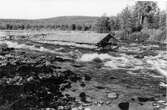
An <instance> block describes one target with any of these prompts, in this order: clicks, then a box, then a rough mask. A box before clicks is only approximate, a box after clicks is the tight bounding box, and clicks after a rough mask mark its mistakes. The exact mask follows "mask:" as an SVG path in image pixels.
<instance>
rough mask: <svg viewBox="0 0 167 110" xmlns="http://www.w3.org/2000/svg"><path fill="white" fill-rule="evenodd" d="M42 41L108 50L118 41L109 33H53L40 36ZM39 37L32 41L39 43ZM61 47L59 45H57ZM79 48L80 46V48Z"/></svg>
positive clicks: (116, 44)
mask: <svg viewBox="0 0 167 110" xmlns="http://www.w3.org/2000/svg"><path fill="white" fill-rule="evenodd" d="M41 38H42V39H43V41H48V42H50V43H53V42H62V44H64V42H65V43H66V44H67V43H68V45H69V43H71V44H75V45H76V44H80V45H84V44H86V45H91V46H94V47H96V48H102V49H104V48H106V47H107V48H109V47H111V49H112V46H118V43H119V40H117V39H116V38H114V34H111V33H109V34H108V33H107V34H106V33H103V34H99V33H93V32H55V33H50V34H47V35H46V36H45V38H43V36H41ZM41 38H40V37H38V38H37V37H34V39H33V40H36V41H39V39H41ZM59 44H60V45H61V43H59ZM80 47H81V46H80Z"/></svg>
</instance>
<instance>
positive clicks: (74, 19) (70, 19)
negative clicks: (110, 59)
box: [0, 16, 98, 25]
mask: <svg viewBox="0 0 167 110" xmlns="http://www.w3.org/2000/svg"><path fill="white" fill-rule="evenodd" d="M97 18H98V17H91V16H60V17H53V18H44V19H33V20H29V19H0V25H1V24H7V23H9V24H34V25H35V24H39V25H50V24H52V25H55V24H61V25H63V24H81V25H82V24H93V23H95V21H96V19H97Z"/></svg>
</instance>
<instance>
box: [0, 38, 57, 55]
mask: <svg viewBox="0 0 167 110" xmlns="http://www.w3.org/2000/svg"><path fill="white" fill-rule="evenodd" d="M2 43H5V44H7V46H8V47H9V48H20V49H29V50H35V51H41V52H50V53H55V51H53V50H49V49H46V48H44V47H39V48H37V47H35V46H34V45H32V46H30V45H26V44H19V43H17V42H11V41H0V44H2Z"/></svg>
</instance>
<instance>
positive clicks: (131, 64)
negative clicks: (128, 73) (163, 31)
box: [79, 52, 167, 77]
mask: <svg viewBox="0 0 167 110" xmlns="http://www.w3.org/2000/svg"><path fill="white" fill-rule="evenodd" d="M96 58H98V59H100V60H102V61H103V62H104V67H108V68H111V69H127V70H139V69H140V70H144V69H149V70H156V71H157V72H158V73H159V74H160V75H162V76H166V77H167V52H166V53H164V52H160V53H159V55H157V56H147V57H145V58H144V59H137V58H134V56H132V55H126V54H120V56H118V57H115V56H112V55H110V54H98V53H88V54H83V55H82V56H81V57H80V58H79V61H81V62H91V61H93V60H94V59H96Z"/></svg>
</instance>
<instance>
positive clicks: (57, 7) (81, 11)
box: [0, 0, 167, 19]
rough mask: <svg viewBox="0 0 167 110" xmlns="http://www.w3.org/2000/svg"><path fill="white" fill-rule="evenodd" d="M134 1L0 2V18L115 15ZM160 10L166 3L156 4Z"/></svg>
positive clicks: (47, 0)
mask: <svg viewBox="0 0 167 110" xmlns="http://www.w3.org/2000/svg"><path fill="white" fill-rule="evenodd" d="M134 3H135V1H134V0H0V18H19V19H37V18H49V17H56V16H73V15H75V16H79V15H82V16H101V15H102V14H104V13H106V14H107V15H108V16H111V15H116V14H117V13H119V12H120V11H121V10H122V9H123V8H125V7H126V6H127V5H133V4H134ZM158 5H159V7H160V8H161V9H165V7H166V5H167V3H166V2H164V1H161V2H158Z"/></svg>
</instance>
